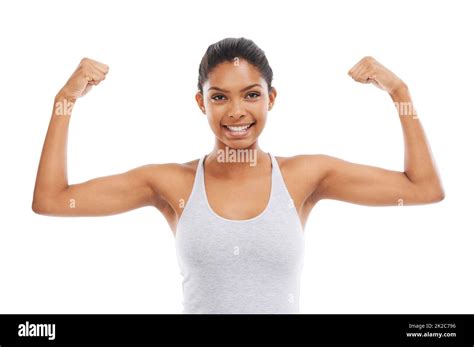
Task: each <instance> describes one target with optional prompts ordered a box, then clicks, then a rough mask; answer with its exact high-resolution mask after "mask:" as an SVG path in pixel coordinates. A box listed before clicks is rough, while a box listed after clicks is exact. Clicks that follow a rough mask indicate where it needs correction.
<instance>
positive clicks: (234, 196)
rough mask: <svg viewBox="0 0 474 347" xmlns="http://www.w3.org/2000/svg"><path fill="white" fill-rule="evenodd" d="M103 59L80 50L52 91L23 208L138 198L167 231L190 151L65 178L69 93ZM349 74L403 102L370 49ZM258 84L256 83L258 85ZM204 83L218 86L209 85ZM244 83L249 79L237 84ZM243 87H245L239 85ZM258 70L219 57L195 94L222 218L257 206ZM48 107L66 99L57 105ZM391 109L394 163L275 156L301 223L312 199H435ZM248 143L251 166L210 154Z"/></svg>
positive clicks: (414, 132)
mask: <svg viewBox="0 0 474 347" xmlns="http://www.w3.org/2000/svg"><path fill="white" fill-rule="evenodd" d="M108 70H109V68H108V66H107V65H105V64H102V63H100V62H97V61H95V60H92V59H88V58H84V59H83V60H81V63H80V64H79V66H78V68H77V69H76V70H75V71H74V73H73V74H72V76H71V77H70V78H69V80H68V81H67V82H66V84H65V85H64V87H63V88H61V90H60V91H59V92H58V93H57V95H56V97H55V102H54V108H53V113H52V116H51V120H50V124H49V128H48V131H47V134H46V139H45V142H44V146H43V151H42V154H41V159H40V163H39V167H38V173H37V178H36V184H35V189H34V195H33V203H32V209H33V211H34V212H36V213H38V214H42V215H50V216H105V215H112V214H117V213H123V212H126V211H129V210H132V209H136V208H140V207H143V206H154V207H156V208H157V209H158V210H159V211H160V212H161V213H162V214H163V216H164V217H165V218H166V220H167V221H168V223H169V225H170V228H171V230H172V231H173V233H174V234H175V233H176V226H177V223H178V221H179V218H180V217H181V214H182V211H183V208H184V206H185V204H186V202H187V201H188V198H189V195H190V193H191V190H192V187H193V183H194V177H195V174H196V169H197V164H198V161H199V160H198V159H195V160H193V161H190V162H187V163H166V164H149V165H144V166H141V167H137V168H134V169H132V170H130V171H127V172H124V173H120V174H117V175H112V176H105V177H99V178H95V179H92V180H89V181H86V182H82V183H78V184H69V183H68V179H67V158H66V152H67V133H68V126H69V120H70V117H71V114H72V110H73V108H74V105H75V103H76V102H77V100H78V98H80V97H82V96H83V95H85V94H86V93H87V92H88V91H89V90H90V89H91V88H92V87H93V86H95V85H98V84H100V83H101V82H102V81H103V80H104V79H105V77H106V75H107V73H108ZM348 74H349V76H351V77H352V78H353V79H354V80H355V81H356V82H359V83H372V84H374V85H375V86H376V87H378V88H380V89H382V90H384V91H385V92H387V93H388V94H389V95H390V97H391V99H392V101H393V102H396V103H400V102H404V103H407V102H409V103H411V102H412V99H411V96H410V93H409V90H408V86H407V85H406V84H405V83H404V82H403V81H402V80H401V79H400V78H399V77H398V76H396V75H395V74H394V73H393V72H391V71H390V70H389V69H387V68H386V67H384V66H383V65H382V64H380V63H379V62H378V61H377V60H375V59H374V58H373V57H364V58H363V59H361V60H360V61H359V62H358V63H357V64H356V65H354V67H353V68H352V69H350V70H349V72H348ZM257 84H258V85H259V86H258V85H257ZM212 87H215V88H218V89H213V88H212ZM246 87H250V88H248V89H245V88H246ZM244 89H245V90H244ZM276 96H277V91H276V89H275V88H274V87H272V88H270V89H269V88H268V85H267V84H266V82H265V80H264V79H263V77H262V76H261V74H260V72H259V71H258V69H256V68H255V67H254V66H253V65H251V64H249V63H248V62H246V61H245V60H240V61H239V64H238V65H237V66H236V64H235V62H225V63H221V64H220V65H218V66H217V67H216V68H215V69H213V70H212V71H211V73H210V74H209V76H208V80H207V81H205V83H204V85H203V91H202V93H201V92H197V93H196V96H195V99H196V102H197V105H198V107H199V108H200V110H201V112H202V113H203V115H205V116H206V117H207V121H208V123H209V126H210V127H211V129H212V131H213V132H214V135H215V144H214V148H213V149H212V151H211V152H210V153H209V154H208V155H207V157H206V160H205V165H204V171H205V185H206V195H207V198H208V201H209V204H210V206H211V208H212V209H213V210H214V212H215V213H217V214H218V215H220V216H222V217H224V218H227V219H235V220H241V219H249V218H252V217H255V216H257V215H259V214H260V213H261V212H262V211H263V210H264V209H265V207H266V206H267V203H268V199H269V195H270V188H271V176H270V175H271V160H270V158H269V157H268V155H267V153H265V152H264V151H263V150H262V149H261V148H260V147H259V145H258V137H259V135H260V134H261V133H262V131H263V129H264V127H265V123H266V120H267V114H268V111H270V110H271V109H272V107H273V105H274V103H275V100H276ZM58 105H67V106H68V107H66V108H63V109H60V108H58ZM405 112H406V111H404V110H403V109H402V108H400V109H399V118H400V122H401V125H402V129H403V135H404V150H405V152H404V155H405V165H404V166H405V168H404V171H392V170H387V169H383V168H379V167H374V166H368V165H361V164H356V163H351V162H348V161H345V160H342V159H338V158H335V157H332V156H329V155H324V154H313V155H297V156H293V157H276V159H277V161H278V164H279V166H280V169H281V172H282V175H283V179H284V181H285V183H286V185H287V188H288V191H289V193H290V195H291V197H292V199H293V201H294V205H295V207H296V210H297V211H298V214H299V217H300V220H301V223H302V225H303V227H304V226H305V225H306V221H307V219H308V216H309V214H310V212H311V210H312V208H313V207H314V206H315V204H316V203H317V202H318V201H320V200H322V199H334V200H340V201H345V202H350V203H354V204H360V205H366V206H396V205H400V204H403V205H420V204H429V203H435V202H439V201H441V200H443V199H444V189H443V187H442V184H441V179H440V177H439V175H438V173H437V169H436V164H435V162H434V159H433V156H432V154H431V151H430V148H429V144H428V141H427V139H426V136H425V134H424V131H423V128H422V125H421V121H420V119H419V118H417V117H414V116H413V115H406V114H405ZM253 122H255V124H254V125H253V126H252V127H251V128H250V130H249V133H248V134H247V135H246V136H245V137H244V138H238V139H236V138H233V137H232V136H229V134H228V133H227V131H226V129H225V127H224V126H223V125H232V124H246V123H253ZM226 146H227V147H229V148H234V149H247V150H255V151H256V153H257V164H256V165H255V166H251V165H249V163H248V162H233V163H231V162H222V161H218V156H217V154H218V151H219V150H224V149H225V148H226Z"/></svg>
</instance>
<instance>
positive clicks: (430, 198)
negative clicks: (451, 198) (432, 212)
mask: <svg viewBox="0 0 474 347" xmlns="http://www.w3.org/2000/svg"><path fill="white" fill-rule="evenodd" d="M424 197H425V199H424V200H425V203H427V204H434V203H437V202H441V201H443V200H444V198H445V192H444V189H443V188H442V187H440V186H434V187H430V188H429V189H427V190H426V191H425V193H424Z"/></svg>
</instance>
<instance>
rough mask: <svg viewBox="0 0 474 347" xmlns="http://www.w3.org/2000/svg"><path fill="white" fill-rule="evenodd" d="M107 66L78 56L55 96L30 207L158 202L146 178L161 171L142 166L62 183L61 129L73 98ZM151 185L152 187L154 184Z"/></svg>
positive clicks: (72, 211)
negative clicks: (70, 72) (109, 174)
mask: <svg viewBox="0 0 474 347" xmlns="http://www.w3.org/2000/svg"><path fill="white" fill-rule="evenodd" d="M107 72H108V66H107V65H105V64H102V63H99V62H97V61H94V60H91V59H87V58H84V59H82V60H81V63H80V64H79V66H78V68H77V69H76V71H74V73H73V74H72V76H71V77H70V78H69V80H68V81H67V83H66V84H65V86H64V87H63V88H62V89H61V90H60V91H59V93H58V94H57V95H56V97H55V102H54V108H53V114H52V116H51V120H50V123H49V127H48V131H47V134H46V138H45V141H44V145H43V151H42V153H41V159H40V163H39V167H38V173H37V176H36V183H35V189H34V194H33V203H32V209H33V211H34V212H35V213H38V214H43V215H52V216H103V215H111V214H116V213H121V212H125V211H128V210H131V209H135V208H139V207H142V206H150V205H153V206H157V205H158V204H160V203H162V201H160V197H159V194H157V192H156V191H155V190H156V184H155V185H152V178H153V179H154V180H156V179H159V177H157V175H159V174H160V172H161V173H164V172H165V171H166V170H160V167H161V165H158V164H156V165H145V166H141V167H138V168H135V169H133V170H130V171H127V172H124V173H121V174H117V175H112V176H106V177H99V178H95V179H92V180H89V181H86V182H83V183H79V184H72V185H70V184H69V183H68V178H67V134H68V127H69V120H70V117H71V112H72V109H73V107H74V104H75V102H76V100H77V98H78V97H81V96H83V95H84V94H86V93H87V92H88V91H89V90H90V88H91V87H92V86H94V85H97V84H99V83H100V82H101V81H103V80H104V79H105V75H106V74H107ZM154 188H155V189H154Z"/></svg>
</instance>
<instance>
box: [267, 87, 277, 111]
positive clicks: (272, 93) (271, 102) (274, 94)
mask: <svg viewBox="0 0 474 347" xmlns="http://www.w3.org/2000/svg"><path fill="white" fill-rule="evenodd" d="M276 97H277V91H276V89H275V87H271V88H270V92H269V93H268V111H270V110H271V109H272V108H273V105H274V104H275V99H276Z"/></svg>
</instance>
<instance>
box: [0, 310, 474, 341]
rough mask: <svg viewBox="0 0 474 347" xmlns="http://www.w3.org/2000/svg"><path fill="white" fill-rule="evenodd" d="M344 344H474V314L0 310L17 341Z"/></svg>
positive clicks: (3, 329) (1, 323) (9, 337)
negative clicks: (49, 312) (4, 312)
mask: <svg viewBox="0 0 474 347" xmlns="http://www.w3.org/2000/svg"><path fill="white" fill-rule="evenodd" d="M321 343H324V344H338V345H348V346H351V345H362V344H365V345H367V344H377V345H440V346H441V345H443V346H474V319H473V315H390V314H387V315H375V314H374V315H371V314H367V315H356V314H354V315H310V314H296V315H283V314H282V315H263V314H253V315H244V314H241V315H238V314H232V315H226V314H212V315H211V314H206V315H204V314H203V315H199V314H192V315H186V314H176V315H174V314H169V315H165V314H162V315H158V314H157V315H139V314H137V315H133V314H124V315H116V314H115V315H107V314H103V315H102V314H99V315H96V314H90V315H89V314H85V315H83V314H78V315H74V314H64V315H62V314H61V315H40V314H31V315H28V314H19V315H16V314H11V315H0V347H8V346H16V345H44V346H45V345H56V346H58V345H62V346H67V345H94V344H96V345H107V344H114V345H144V344H154V345H156V344H219V345H226V344H245V345H248V344H255V345H262V344H272V345H274V344H287V345H297V344H311V345H314V344H321Z"/></svg>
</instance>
